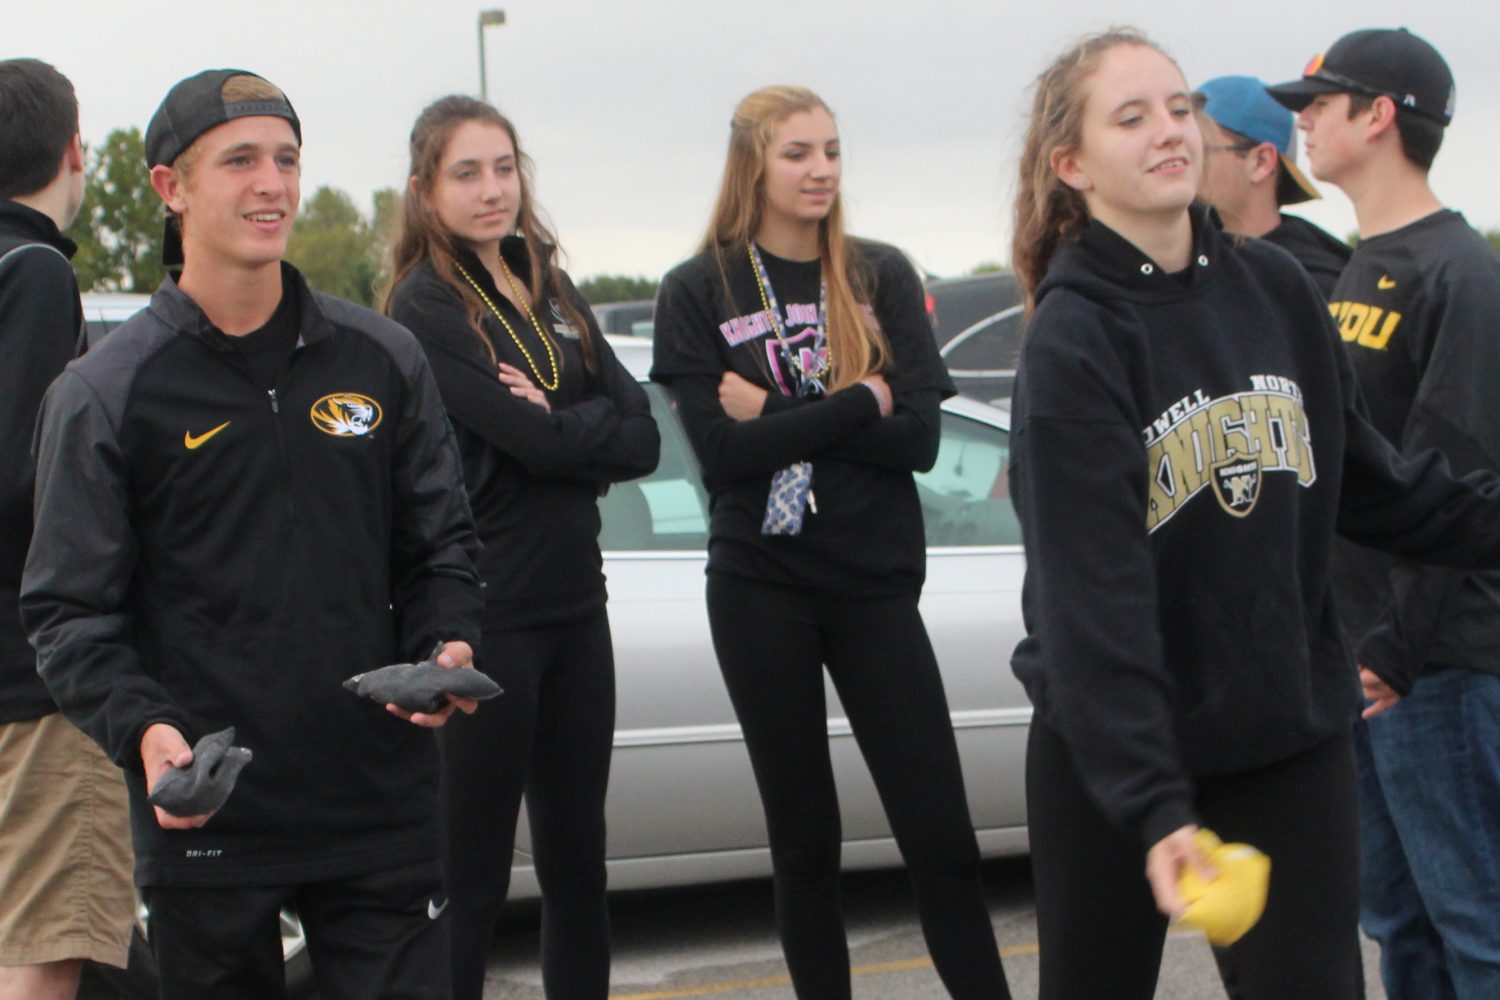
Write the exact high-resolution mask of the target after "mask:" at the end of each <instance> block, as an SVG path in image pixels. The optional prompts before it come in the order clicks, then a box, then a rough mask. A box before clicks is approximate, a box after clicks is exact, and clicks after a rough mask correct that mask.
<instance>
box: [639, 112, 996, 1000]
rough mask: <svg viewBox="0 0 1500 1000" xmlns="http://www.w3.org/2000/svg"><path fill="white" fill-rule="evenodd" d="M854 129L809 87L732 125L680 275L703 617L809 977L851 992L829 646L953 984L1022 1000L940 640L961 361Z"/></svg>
mask: <svg viewBox="0 0 1500 1000" xmlns="http://www.w3.org/2000/svg"><path fill="white" fill-rule="evenodd" d="M841 170H842V166H841V160H840V157H839V134H838V128H837V126H836V125H835V124H834V120H833V116H832V115H831V114H830V112H829V111H828V108H827V107H826V106H825V105H824V104H823V102H822V101H821V100H819V99H818V97H817V96H816V95H814V94H813V93H811V92H810V91H807V90H804V89H801V88H795V87H768V88H766V89H764V90H759V91H757V92H755V93H753V94H751V95H750V96H749V97H747V98H745V99H744V100H743V101H742V102H741V103H740V105H739V107H738V108H737V109H736V111H735V115H734V119H733V121H732V123H731V130H730V140H729V155H728V160H727V162H726V163H725V167H724V179H723V183H722V186H721V188H720V191H719V197H718V202H717V204H716V206H715V208H714V213H713V219H712V221H711V223H710V225H709V231H708V235H707V236H706V238H705V239H704V242H703V246H702V250H701V252H700V253H699V254H698V255H697V256H695V257H693V258H692V259H690V260H688V261H686V262H685V263H683V264H681V265H679V266H678V267H677V268H675V269H674V270H673V271H672V272H671V273H669V274H668V275H667V276H666V278H665V279H663V282H662V287H661V292H660V295H659V297H658V300H657V306H656V334H655V337H656V339H655V355H654V364H653V366H652V372H651V375H652V378H653V379H655V380H657V381H659V382H662V383H664V384H665V385H667V386H668V387H669V388H670V390H671V391H672V394H673V396H674V398H675V400H676V403H677V406H678V409H679V411H680V412H681V415H682V421H683V424H684V426H685V427H686V428H687V432H688V436H689V437H690V439H691V440H692V443H693V447H694V449H695V451H696V452H697V455H698V458H699V461H700V463H701V465H702V469H703V478H704V484H705V486H706V487H707V488H708V489H709V491H710V493H711V494H712V511H713V513H712V521H711V524H710V528H709V543H708V614H709V623H710V626H711V628H712V631H713V639H714V648H715V651H716V653H717V655H718V659H719V667H720V669H721V671H722V672H723V675H724V680H725V683H726V685H727V686H728V688H729V695H730V699H731V700H732V701H733V703H734V708H735V713H736V714H737V715H738V717H739V720H740V724H741V726H742V727H743V729H744V733H745V740H746V744H747V747H748V749H749V753H750V759H751V763H752V765H753V766H754V770H755V777H756V782H757V785H758V787H759V790H760V796H761V801H762V803H763V805H764V807H765V810H766V822H767V826H768V828H769V830H770V841H771V856H772V862H773V865H774V868H775V882H776V912H777V921H778V925H779V928H780V932H781V941H782V947H783V948H784V950H785V952H786V959H787V965H788V967H789V969H790V971H791V975H792V981H793V984H794V986H795V988H796V991H797V995H798V996H799V997H806V998H817V1000H837V998H840V997H844V998H847V997H848V996H849V991H850V987H849V955H848V945H847V943H846V940H845V935H844V926H843V917H842V914H841V912H840V908H839V887H838V883H839V848H840V844H841V835H840V824H839V808H838V800H837V797H836V794H835V789H834V781H833V771H832V767H831V765H830V762H829V753H828V730H827V708H826V705H825V699H824V687H823V667H824V665H826V666H827V667H828V672H829V674H830V675H831V677H832V679H833V683H834V686H835V688H836V689H837V690H838V693H839V698H840V700H841V701H842V702H843V705H844V708H845V710H846V711H847V713H848V716H849V721H850V724H851V725H852V726H853V728H854V734H855V738H856V739H857V740H858V742H859V746H860V749H861V751H863V753H864V756H865V760H866V761H867V763H868V764H869V766H870V771H871V774H872V775H873V777H874V779H875V783H876V786H877V788H878V789H879V791H880V796H881V801H882V802H883V803H884V805H885V808H886V813H887V815H888V817H889V818H890V822H891V827H892V829H893V831H894V832H895V835H896V840H897V843H898V844H899V845H900V848H901V852H902V856H903V857H904V858H905V860H906V863H907V865H908V867H909V869H910V872H911V877H912V883H913V885H914V887H915V889H916V895H917V906H918V909H919V911H920V913H921V918H922V927H923V932H924V933H925V935H926V939H927V944H928V947H929V949H930V950H931V952H932V957H933V961H934V964H935V965H936V967H937V971H938V974H939V975H940V976H941V978H942V980H943V983H944V984H945V985H946V986H947V988H948V991H949V992H950V993H951V994H952V995H953V996H955V997H965V998H985V1000H995V998H997V997H1001V998H1003V997H1008V996H1009V993H1008V991H1007V989H1006V984H1005V977H1004V974H1003V973H1002V971H1001V968H1000V960H999V955H998V952H997V950H996V947H995V937H994V932H993V930H992V929H991V927H990V922H989V914H988V912H987V910H986V908H985V904H984V898H983V895H982V892H981V888H980V884H979V852H978V848H977V846H976V844H975V840H974V832H973V828H972V826H971V823H970V820H969V810H968V804H967V801H966V800H965V798H964V789H963V780H962V776H961V774H960V771H959V760H958V752H957V747H956V744H955V741H954V737H953V730H952V726H951V722H950V719H949V715H948V705H947V700H946V697H945V695H944V693H943V686H942V679H941V677H940V676H939V674H938V666H937V661H936V659H935V658H934V656H933V652H932V647H931V645H930V643H929V642H928V639H927V634H926V631H925V630H924V628H923V625H922V619H921V616H920V615H919V613H918V611H917V598H918V595H919V594H920V592H921V588H922V580H923V574H924V572H925V558H926V551H925V545H924V541H923V533H922V512H921V508H920V507H919V505H918V502H917V492H916V487H915V484H914V483H913V480H912V473H913V471H918V470H925V469H928V468H930V467H931V466H932V463H933V461H934V460H935V459H936V456H937V447H938V430H939V425H938V421H939V409H938V404H939V402H940V401H941V399H942V398H943V397H944V396H947V395H952V393H953V388H952V385H951V383H950V382H949V380H948V377H947V374H946V373H945V372H944V370H943V367H942V362H941V361H940V360H939V358H938V356H937V349H936V346H935V344H934V341H933V337H932V329H931V327H930V325H929V324H928V320H927V316H926V312H925V309H924V305H923V293H922V286H921V283H920V281H919V280H918V278H917V275H916V274H915V273H914V272H913V271H912V268H911V265H910V264H908V263H907V262H906V259H905V258H904V257H903V256H902V255H901V253H900V252H899V251H898V250H896V249H895V248H893V247H889V246H885V245H882V244H878V243H871V242H867V241H864V240H856V239H853V238H851V237H848V236H846V235H845V234H844V228H843V212H842V204H841V201H840V198H839V180H840V176H841Z"/></svg>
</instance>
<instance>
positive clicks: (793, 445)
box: [651, 240, 953, 595]
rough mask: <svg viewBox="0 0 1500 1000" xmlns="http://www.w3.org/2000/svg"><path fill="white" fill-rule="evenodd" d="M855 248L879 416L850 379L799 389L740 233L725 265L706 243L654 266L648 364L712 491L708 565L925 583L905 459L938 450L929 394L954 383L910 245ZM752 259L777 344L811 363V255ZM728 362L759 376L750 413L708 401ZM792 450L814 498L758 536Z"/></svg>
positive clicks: (917, 467)
mask: <svg viewBox="0 0 1500 1000" xmlns="http://www.w3.org/2000/svg"><path fill="white" fill-rule="evenodd" d="M854 248H855V251H856V254H857V259H858V261H859V263H858V264H857V265H856V267H857V268H858V269H859V270H858V271H857V273H858V274H859V276H860V277H861V279H862V283H863V285H864V287H865V288H866V290H867V293H868V295H869V298H870V310H871V313H872V315H873V316H874V318H875V320H876V322H877V323H878V324H879V326H880V329H881V331H882V333H883V334H884V336H885V339H886V342H887V344H888V345H889V347H890V367H889V370H888V371H887V372H886V378H887V381H888V383H889V385H890V387H891V392H892V397H893V402H894V412H893V413H892V414H890V415H889V416H885V417H882V416H881V415H880V404H879V402H878V401H877V399H876V398H875V395H874V394H873V393H872V392H870V391H868V390H867V389H866V388H864V387H862V386H858V385H856V386H851V387H850V388H848V389H845V390H842V391H840V392H835V393H832V394H829V395H825V394H824V393H823V392H821V391H817V390H814V391H812V392H810V393H808V394H805V395H799V394H797V391H796V390H797V387H798V385H799V384H800V382H801V381H802V380H801V377H800V376H799V373H798V370H797V366H796V365H794V364H793V363H792V361H791V359H790V358H789V357H788V356H787V354H786V352H785V351H784V350H782V348H781V346H780V344H779V342H778V340H777V337H776V335H775V333H774V332H773V330H772V326H771V323H770V321H769V318H768V317H767V314H766V312H765V310H764V308H763V306H762V303H761V298H760V291H759V290H758V288H757V286H756V280H755V275H754V272H753V271H752V270H751V268H750V261H749V259H748V256H747V255H746V252H745V248H744V247H743V246H740V247H739V248H738V249H736V250H732V251H731V250H730V249H728V248H726V250H725V253H724V263H725V269H724V271H722V272H721V270H720V265H719V258H718V254H717V253H716V252H715V251H712V250H708V251H704V252H702V253H700V254H698V255H697V256H696V257H693V258H691V259H689V260H688V261H686V262H684V263H683V264H680V265H679V266H678V267H676V268H674V269H673V270H672V271H671V272H669V273H668V274H667V276H666V277H665V278H663V279H662V285H661V290H660V292H659V293H658V297H657V304H656V327H655V345H654V357H653V363H652V367H651V377H652V379H654V380H655V381H658V382H661V383H663V384H665V385H667V386H668V387H669V388H670V389H671V391H672V393H673V397H674V398H675V399H676V402H677V406H678V411H679V413H680V414H681V416H682V422H683V426H684V427H685V428H686V429H687V433H688V437H689V439H690V440H691V442H692V445H693V449H694V451H695V452H696V454H697V456H698V460H699V463H700V465H701V466H702V470H703V481H704V485H705V486H706V487H707V488H708V490H709V492H710V494H711V497H712V514H711V516H712V521H711V524H710V532H709V546H708V568H709V571H710V572H721V573H729V574H732V575H736V576H745V577H749V578H752V579H757V580H762V581H765V582H769V583H776V584H780V585H784V586H792V587H798V588H806V589H809V590H813V591H816V592H824V593H829V592H832V593H840V594H845V595H848V594H860V593H898V592H906V591H916V590H920V589H921V586H922V582H923V578H924V575H925V571H926V547H925V543H924V536H923V529H922V511H921V506H920V504H919V503H918V498H917V492H916V487H915V485H914V482H913V479H912V473H913V472H917V471H923V470H926V469H929V468H931V467H932V463H933V462H934V461H935V460H936V458H937V444H938V436H939V430H940V427H939V420H940V410H939V404H940V402H941V401H942V400H943V399H944V398H946V397H947V396H951V395H952V394H953V386H952V382H951V381H950V380H949V378H948V375H947V372H946V371H945V370H944V369H943V365H942V361H941V359H940V358H939V357H938V354H937V347H936V343H935V341H934V339H933V336H932V327H931V324H930V323H929V322H928V320H927V314H926V311H925V307H924V302H923V295H922V287H921V282H920V280H919V279H918V277H917V275H916V272H915V271H913V270H912V267H911V265H910V264H909V263H907V261H906V258H905V257H903V256H902V255H901V253H900V251H898V250H896V249H895V248H894V247H890V246H886V245H884V244H880V243H872V242H868V241H863V240H856V241H854ZM762 257H763V259H764V262H765V267H766V272H767V276H768V278H769V280H770V282H771V286H772V289H773V290H774V292H775V295H776V298H777V300H778V304H779V305H780V307H781V320H782V322H783V323H784V329H785V332H786V335H787V339H788V344H789V345H790V346H791V348H792V350H793V351H796V352H798V355H799V363H800V364H801V367H802V368H803V369H806V370H814V369H815V368H816V362H815V359H814V358H813V356H812V353H811V351H812V346H813V342H814V334H813V331H814V330H815V328H816V327H817V323H818V303H819V299H820V294H819V282H820V274H821V265H820V264H819V262H818V261H816V260H812V261H790V260H783V259H781V258H778V257H776V256H774V255H772V254H768V253H764V252H762ZM726 282H727V286H726ZM730 371H732V372H735V373H736V374H738V375H740V376H741V377H743V378H745V379H747V380H749V381H750V382H752V383H754V384H756V385H758V386H760V387H762V388H764V389H766V390H767V396H766V402H765V405H764V407H763V409H762V411H761V414H760V415H759V416H757V417H755V418H754V419H752V420H743V421H741V420H735V419H733V418H731V417H730V416H729V415H728V414H726V413H725V412H724V408H723V407H722V406H721V405H720V403H719V397H718V386H719V380H720V379H721V378H722V377H723V375H724V373H725V372H730ZM788 390H791V391H790V392H789V391H788ZM801 461H808V462H811V463H812V466H813V473H812V493H813V498H814V500H813V502H814V503H815V504H816V509H815V510H812V509H809V511H808V512H807V514H806V515H805V517H804V520H803V527H802V532H801V534H799V535H778V536H765V535H762V534H761V524H762V521H763V519H764V516H765V509H766V498H767V494H768V492H769V490H770V485H771V479H772V477H773V476H774V475H775V474H776V473H777V472H778V471H779V470H781V469H784V468H786V467H787V466H790V465H792V464H793V463H795V462H801Z"/></svg>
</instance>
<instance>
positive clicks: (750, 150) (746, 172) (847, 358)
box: [701, 86, 890, 390]
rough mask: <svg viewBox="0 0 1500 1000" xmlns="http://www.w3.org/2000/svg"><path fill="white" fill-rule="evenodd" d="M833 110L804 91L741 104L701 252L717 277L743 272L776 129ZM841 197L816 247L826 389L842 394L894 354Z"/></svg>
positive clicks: (774, 91) (771, 92)
mask: <svg viewBox="0 0 1500 1000" xmlns="http://www.w3.org/2000/svg"><path fill="white" fill-rule="evenodd" d="M813 110H822V111H827V112H828V114H829V115H830V116H832V115H833V112H832V111H830V110H829V108H828V105H826V104H824V103H823V101H822V99H821V98H819V97H818V95H817V94H814V93H813V92H812V91H811V90H808V89H807V88H805V87H789V86H775V87H763V88H761V89H760V90H757V91H755V93H753V94H751V95H749V96H748V97H746V98H745V99H744V100H742V101H740V103H739V106H738V107H736V108H735V109H734V117H733V118H732V119H731V120H730V123H729V152H728V154H727V155H726V156H725V159H724V179H723V181H722V182H721V183H720V185H719V196H718V198H717V200H716V201H715V202H714V210H713V215H712V216H711V217H710V220H709V224H708V232H707V234H705V236H704V237H703V244H702V247H701V249H703V250H712V251H714V253H715V255H716V256H717V258H718V262H719V272H720V274H722V275H724V276H725V296H726V298H728V288H729V284H728V277H727V275H728V273H729V272H728V269H729V268H730V267H746V266H748V262H747V261H746V260H745V256H746V251H747V248H748V246H749V243H750V241H751V240H752V239H754V238H755V231H756V229H758V228H759V227H760V221H761V216H762V213H763V212H764V210H765V200H766V199H765V192H764V191H763V189H762V187H761V180H762V178H763V177H764V176H765V172H766V150H767V149H768V148H769V146H770V145H771V139H772V138H773V137H774V136H775V133H776V127H777V126H778V125H780V124H781V123H782V122H783V121H785V120H786V118H787V117H788V116H790V115H794V114H796V113H797V112H799V111H813ZM843 205H844V203H843V197H842V195H839V194H835V195H834V199H833V205H832V207H831V208H830V209H829V210H828V214H827V215H826V216H825V217H824V218H823V220H822V222H820V223H819V224H818V249H819V254H820V257H821V261H822V266H823V280H824V283H825V284H826V285H827V287H828V330H827V335H828V350H829V353H830V354H831V355H832V357H833V364H832V371H831V372H830V373H829V388H830V389H831V390H838V389H842V388H844V387H845V386H849V385H853V384H854V383H855V382H858V381H859V380H860V379H862V378H864V377H865V376H867V375H870V374H873V373H875V372H878V371H880V370H882V369H883V368H884V367H885V364H886V361H887V359H888V356H889V353H890V349H889V347H888V346H887V344H886V341H885V337H884V336H883V335H882V334H881V332H880V330H879V328H878V327H876V326H875V325H874V324H872V323H871V322H870V321H869V320H867V319H866V316H865V306H864V305H862V303H868V302H869V289H868V287H867V286H868V284H869V282H868V279H867V278H866V276H865V274H864V268H863V267H862V266H861V264H862V261H861V260H860V257H859V252H858V249H857V248H856V246H855V245H854V242H853V240H851V239H850V238H849V237H848V236H847V235H845V233H844V207H843Z"/></svg>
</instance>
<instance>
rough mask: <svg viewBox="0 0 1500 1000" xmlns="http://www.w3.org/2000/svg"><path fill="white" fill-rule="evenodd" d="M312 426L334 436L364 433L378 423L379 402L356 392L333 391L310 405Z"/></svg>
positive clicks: (375, 426) (351, 435)
mask: <svg viewBox="0 0 1500 1000" xmlns="http://www.w3.org/2000/svg"><path fill="white" fill-rule="evenodd" d="M309 415H310V416H311V417H312V422H313V426H314V427H316V428H317V429H318V430H320V431H322V432H323V433H324V434H332V435H333V436H334V437H364V436H365V435H366V434H368V433H370V432H371V431H373V430H374V429H375V428H377V427H379V426H380V418H381V415H382V414H381V411H380V404H379V403H377V402H375V400H373V399H371V398H370V397H369V396H364V395H361V394H360V393H357V392H335V393H331V394H329V395H327V396H324V397H323V398H322V399H320V400H318V401H317V402H316V403H314V404H313V405H312V410H311V411H310V412H309Z"/></svg>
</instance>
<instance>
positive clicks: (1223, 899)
mask: <svg viewBox="0 0 1500 1000" xmlns="http://www.w3.org/2000/svg"><path fill="white" fill-rule="evenodd" d="M1193 842H1194V843H1195V844H1196V845H1197V846H1198V850H1199V851H1201V852H1202V853H1203V856H1204V857H1205V858H1206V859H1207V860H1208V863H1209V864H1210V865H1211V866H1212V867H1213V869H1214V871H1215V872H1217V875H1216V876H1215V877H1214V878H1213V880H1212V881H1205V880H1204V879H1203V877H1202V876H1200V875H1199V874H1198V868H1197V866H1196V865H1188V866H1187V867H1185V868H1183V870H1182V874H1181V875H1180V876H1178V879H1177V892H1178V893H1179V894H1180V895H1181V896H1182V901H1183V902H1184V903H1187V904H1188V907H1187V912H1185V913H1184V914H1183V915H1182V919H1181V923H1183V924H1185V925H1187V926H1188V927H1195V928H1197V929H1198V930H1201V931H1202V932H1203V934H1204V936H1205V937H1207V938H1208V942H1209V944H1212V945H1214V946H1215V947H1218V948H1222V947H1224V946H1226V945H1231V944H1234V943H1235V942H1236V941H1238V940H1239V939H1240V938H1242V937H1244V936H1245V932H1246V931H1248V930H1249V929H1250V928H1252V927H1254V926H1255V922H1256V921H1257V920H1259V919H1260V915H1261V913H1263V912H1264V911H1265V908H1266V886H1267V884H1268V883H1269V882H1270V878H1271V859H1270V858H1268V857H1266V856H1265V855H1264V854H1262V853H1261V852H1260V851H1258V850H1256V849H1255V848H1253V847H1251V846H1250V845H1249V844H1225V843H1223V842H1221V841H1220V840H1219V838H1218V837H1217V836H1215V834H1214V833H1213V831H1211V830H1204V829H1200V830H1199V831H1198V832H1197V833H1195V834H1193Z"/></svg>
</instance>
